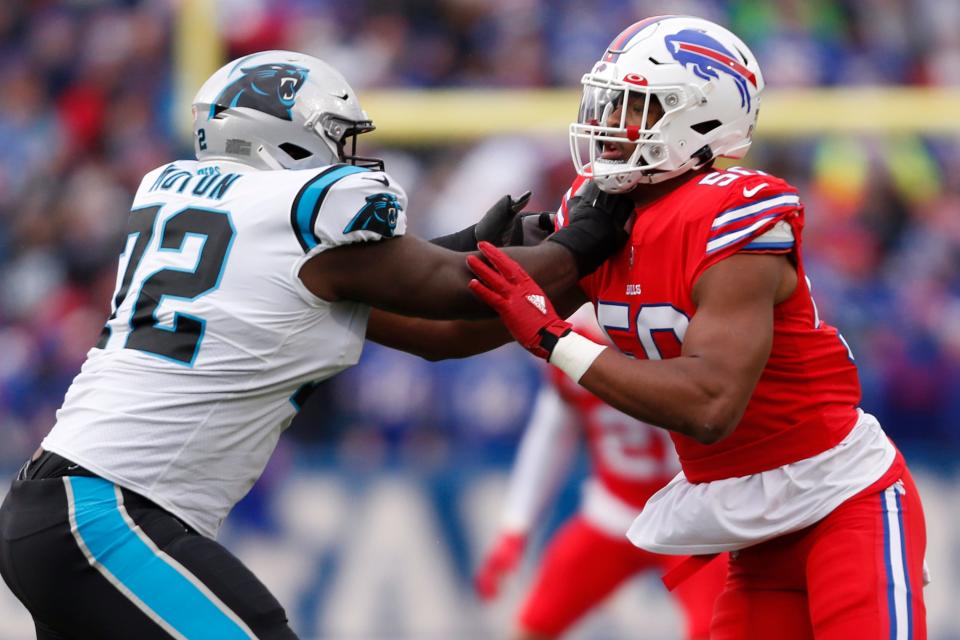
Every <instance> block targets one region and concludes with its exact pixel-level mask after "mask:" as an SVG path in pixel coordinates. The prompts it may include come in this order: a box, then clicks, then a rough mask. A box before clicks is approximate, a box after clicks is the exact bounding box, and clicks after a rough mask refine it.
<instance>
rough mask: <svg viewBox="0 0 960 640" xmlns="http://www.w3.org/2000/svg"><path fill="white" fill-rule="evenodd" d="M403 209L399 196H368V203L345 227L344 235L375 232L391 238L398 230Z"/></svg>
mask: <svg viewBox="0 0 960 640" xmlns="http://www.w3.org/2000/svg"><path fill="white" fill-rule="evenodd" d="M401 209H402V207H401V206H400V202H399V201H397V196H395V195H393V194H392V193H375V194H373V195H371V196H367V203H366V204H365V205H363V208H362V209H360V211H358V212H357V215H355V216H353V220H351V221H350V222H349V223H348V224H347V226H346V227H344V229H343V233H344V234H348V233H350V232H351V231H373V232H374V233H378V234H380V235H381V236H383V237H384V238H391V237H393V233H394V231H396V229H397V217H398V216H399V214H400V210H401Z"/></svg>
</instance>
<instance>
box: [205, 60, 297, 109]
mask: <svg viewBox="0 0 960 640" xmlns="http://www.w3.org/2000/svg"><path fill="white" fill-rule="evenodd" d="M240 71H241V73H243V75H242V76H240V77H239V78H237V79H236V80H234V81H233V82H231V83H230V84H228V85H227V86H226V88H225V89H224V90H223V91H221V92H220V95H219V96H217V99H216V100H214V101H213V104H212V105H210V115H209V117H210V118H213V117H215V116H216V115H217V114H218V113H220V112H221V111H223V110H224V109H229V108H232V107H247V108H250V109H256V110H257V111H262V112H263V113H267V114H270V115H271V116H276V117H278V118H281V119H282V120H292V119H293V118H292V117H291V116H290V109H291V107H293V103H294V100H296V97H297V92H298V91H300V88H301V87H302V86H303V83H304V82H305V81H306V79H307V74H308V73H309V72H310V70H309V69H306V68H304V67H298V66H296V65H292V64H284V63H272V64H261V65H258V66H256V67H243V68H242V69H240Z"/></svg>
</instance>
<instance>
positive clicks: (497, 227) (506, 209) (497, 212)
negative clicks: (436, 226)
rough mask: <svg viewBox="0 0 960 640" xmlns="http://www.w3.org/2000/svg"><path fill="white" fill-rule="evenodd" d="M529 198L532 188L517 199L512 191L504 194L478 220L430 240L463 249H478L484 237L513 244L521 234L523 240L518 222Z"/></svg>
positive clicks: (446, 247)
mask: <svg viewBox="0 0 960 640" xmlns="http://www.w3.org/2000/svg"><path fill="white" fill-rule="evenodd" d="M529 200H530V192H529V191H527V192H525V193H524V194H523V195H521V196H520V197H519V198H516V199H514V198H513V197H512V196H509V195H507V196H503V197H502V198H500V199H499V200H497V202H496V204H494V205H493V206H492V207H490V208H489V209H488V210H487V212H486V213H485V214H483V217H482V218H480V221H479V222H477V223H476V224H472V225H470V226H469V227H467V228H466V229H461V230H460V231H457V232H456V233H451V234H450V235H446V236H440V237H439V238H434V239H433V240H431V241H430V242H432V243H433V244H436V245H439V246H441V247H444V248H445V249H450V250H452V251H462V252H465V251H476V249H477V243H478V242H480V241H484V242H489V243H490V244H493V245H495V246H498V247H506V246H510V245H512V244H513V241H512V240H513V238H514V237H519V238H520V239H521V243H522V238H523V236H522V226H521V225H520V223H519V222H518V219H519V216H518V214H519V213H520V211H521V210H522V209H523V208H524V207H525V206H527V202H528V201H529Z"/></svg>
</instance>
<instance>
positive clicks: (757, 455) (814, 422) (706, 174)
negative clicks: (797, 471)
mask: <svg viewBox="0 0 960 640" xmlns="http://www.w3.org/2000/svg"><path fill="white" fill-rule="evenodd" d="M584 180H585V178H583V177H578V178H577V179H576V180H575V181H574V184H573V186H572V187H571V189H570V191H569V192H568V193H567V195H566V196H565V197H564V200H563V203H562V205H561V209H560V212H559V216H558V225H559V226H562V225H564V224H565V223H566V218H565V216H566V212H567V200H568V198H569V197H570V195H571V193H576V191H577V189H579V188H580V186H581V185H582V184H583V182H584ZM634 219H635V222H634V225H633V228H632V230H631V234H630V238H629V240H628V242H627V244H626V245H625V246H624V247H623V249H621V250H620V251H619V252H618V253H617V254H615V255H614V256H612V257H611V258H609V259H608V260H607V261H606V262H605V263H604V264H603V265H601V266H600V268H599V269H597V271H595V272H594V273H593V274H591V275H590V276H587V277H586V278H584V279H583V280H582V281H581V283H580V285H581V287H582V288H583V290H584V292H585V293H586V294H587V296H588V297H589V298H590V300H591V301H592V302H593V304H594V307H595V309H596V312H597V319H598V321H599V323H600V325H601V326H602V327H603V328H604V330H605V331H606V333H607V335H608V336H609V337H610V339H611V340H612V341H613V343H614V344H615V345H616V346H617V347H618V348H619V349H620V351H622V352H623V353H625V354H628V355H631V356H633V357H636V358H647V359H651V360H655V359H662V358H675V357H677V356H679V355H680V349H681V344H682V342H683V337H684V334H685V332H686V328H687V325H688V324H689V322H690V320H691V319H692V318H693V316H694V315H695V314H696V311H697V309H696V306H695V305H694V304H693V300H692V292H693V286H694V284H695V283H696V281H697V279H698V278H699V277H700V275H701V274H703V272H704V271H706V270H707V269H708V268H709V267H711V266H713V265H715V264H717V263H718V262H720V261H721V260H723V259H724V258H726V257H728V256H731V255H733V254H735V253H738V252H743V251H747V252H760V253H762V252H791V253H792V255H793V257H794V264H795V265H796V269H797V275H798V282H797V287H796V290H795V291H794V292H793V294H792V295H791V296H790V297H789V298H788V299H787V300H785V301H783V302H781V303H780V304H778V305H776V306H775V307H774V326H773V330H774V335H773V347H772V350H771V352H770V357H769V359H768V360H767V364H766V366H765V367H764V369H763V373H762V375H761V376H760V380H759V382H758V383H757V386H756V388H755V389H754V392H753V395H752V397H751V399H750V402H749V404H748V405H747V408H746V411H745V413H744V415H743V417H742V418H741V420H740V423H739V424H738V425H737V427H736V429H735V430H734V431H733V433H732V434H730V435H729V436H728V437H727V438H725V439H723V440H721V441H720V442H718V443H716V444H712V445H703V444H700V443H698V442H697V441H696V440H694V439H693V438H690V437H688V436H684V435H681V434H677V433H673V432H671V436H672V437H673V441H674V443H675V445H676V448H677V453H678V454H679V456H680V462H681V465H682V467H683V471H684V474H685V475H686V477H687V479H688V480H689V481H690V482H705V481H710V480H718V479H721V478H730V477H738V476H745V475H749V474H753V473H759V472H761V471H766V470H768V469H773V468H776V467H779V466H782V465H785V464H788V463H791V462H796V461H798V460H803V459H805V458H809V457H811V456H814V455H816V454H818V453H821V452H823V451H825V450H827V449H829V448H831V447H833V446H835V445H837V444H838V443H839V442H840V441H841V440H842V439H843V438H844V437H845V436H846V435H847V434H848V433H849V432H850V430H851V429H852V428H853V426H854V424H855V422H856V420H857V411H856V407H857V404H858V403H859V401H860V382H859V379H858V377H857V370H856V366H855V365H854V364H853V361H852V357H851V355H850V352H849V349H848V348H847V346H846V343H845V342H843V338H842V337H841V336H840V335H839V333H838V332H837V330H836V329H834V328H833V327H831V326H829V325H827V324H826V323H824V322H822V321H821V320H820V319H819V317H818V314H817V309H816V306H815V305H814V302H813V299H812V298H811V296H810V286H809V281H808V280H807V278H806V275H805V273H804V268H803V259H802V253H801V231H802V229H803V206H802V204H801V203H800V200H799V196H798V195H797V192H796V189H794V188H793V187H792V186H791V185H789V184H788V183H786V182H785V181H783V180H781V179H779V178H777V177H775V176H771V175H769V174H766V173H763V172H759V171H749V170H746V169H741V168H738V167H733V168H731V169H727V170H725V171H700V172H696V173H695V174H693V175H692V176H691V177H690V178H689V179H688V180H687V181H686V182H684V183H682V184H680V185H679V186H677V187H676V188H675V189H674V190H673V191H670V192H669V193H667V194H666V195H664V196H662V197H660V198H658V199H656V200H654V201H653V202H650V203H648V204H645V205H642V206H638V207H637V209H636V211H635V215H634ZM779 223H785V224H786V225H789V229H786V228H785V227H784V228H785V230H786V232H787V233H786V237H784V234H783V233H781V234H780V235H779V236H778V235H776V234H775V233H773V232H774V230H775V226H776V225H778V224H779ZM780 226H781V227H783V225H780ZM789 232H792V233H789ZM791 236H792V237H791Z"/></svg>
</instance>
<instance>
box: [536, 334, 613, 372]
mask: <svg viewBox="0 0 960 640" xmlns="http://www.w3.org/2000/svg"><path fill="white" fill-rule="evenodd" d="M606 348H607V347H606V346H605V345H602V344H597V343H596V342H594V341H593V340H591V339H590V338H585V337H584V336H582V335H580V334H579V333H577V332H576V331H571V332H570V333H568V334H567V335H565V336H563V337H562V338H560V339H559V340H557V346H555V347H554V348H553V353H551V354H550V360H549V361H548V362H550V364H552V365H553V366H555V367H556V368H557V369H560V371H563V372H564V373H565V374H567V375H568V376H570V378H571V379H572V380H573V381H574V382H580V378H582V377H583V374H585V373H586V372H587V369H589V368H590V365H592V364H593V361H594V360H596V359H597V357H599V355H600V354H601V353H603V350H604V349H606Z"/></svg>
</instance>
